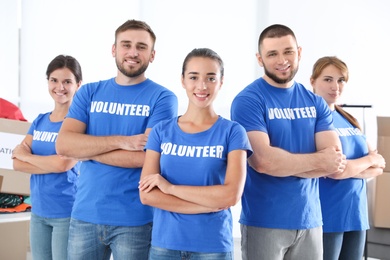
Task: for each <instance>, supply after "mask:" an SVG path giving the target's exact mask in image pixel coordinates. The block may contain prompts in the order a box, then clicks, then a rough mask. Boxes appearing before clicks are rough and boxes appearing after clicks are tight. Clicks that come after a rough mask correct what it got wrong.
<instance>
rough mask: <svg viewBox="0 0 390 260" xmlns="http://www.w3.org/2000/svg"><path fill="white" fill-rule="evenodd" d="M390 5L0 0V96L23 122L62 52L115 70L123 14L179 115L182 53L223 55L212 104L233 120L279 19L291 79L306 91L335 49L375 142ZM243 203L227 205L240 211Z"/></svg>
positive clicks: (36, 108) (102, 74) (376, 0)
mask: <svg viewBox="0 0 390 260" xmlns="http://www.w3.org/2000/svg"><path fill="white" fill-rule="evenodd" d="M389 10H390V2H388V1H384V0H370V1H367V0H343V1H338V0H326V1H325V0H322V1H319V0H295V1H290V0H272V1H271V0H245V1H238V0H197V1H187V0H164V1H159V0H111V1H104V0H67V1H65V0H1V1H0V33H1V41H0V77H1V85H0V97H2V98H5V99H8V100H9V101H11V102H13V103H15V104H17V105H18V106H20V107H21V109H22V111H23V113H24V115H25V117H26V118H27V119H28V120H29V121H32V120H33V119H34V118H35V117H36V116H37V115H38V114H39V113H43V112H47V111H50V110H51V109H52V108H53V101H52V99H51V98H50V95H49V94H48V90H47V80H46V75H45V72H46V68H47V65H48V63H49V62H50V61H51V60H52V59H53V58H54V57H55V56H57V55H59V54H67V55H71V56H74V57H75V58H76V59H78V61H79V62H80V64H81V66H82V70H83V76H84V83H87V82H92V81H98V80H102V79H108V78H111V77H114V76H115V75H116V65H115V61H114V58H113V57H112V55H111V46H112V44H113V43H114V39H115V38H114V32H115V30H116V28H117V27H118V26H119V25H121V24H122V23H123V22H125V21H126V20H128V19H140V20H144V21H146V22H147V23H148V24H149V25H150V26H151V27H152V29H153V30H154V32H155V33H156V35H157V42H156V46H155V48H156V58H155V61H154V62H153V63H152V64H151V65H150V66H149V69H148V70H147V73H146V75H147V77H149V78H150V79H152V80H154V81H156V82H158V83H160V84H162V85H164V86H166V87H167V88H169V89H171V90H172V91H174V92H175V93H176V94H177V96H178V98H179V103H180V106H179V113H183V112H184V110H185V109H186V107H187V97H186V94H185V91H184V90H183V89H182V87H181V83H180V73H181V67H182V62H183V60H184V58H185V56H186V55H187V53H188V52H189V51H191V50H192V49H193V48H198V47H208V48H211V49H213V50H215V51H216V52H217V53H218V54H220V56H221V57H222V59H223V60H224V62H225V82H224V85H223V89H222V91H221V92H220V94H219V95H220V96H219V97H218V98H217V100H216V103H215V108H216V110H217V112H218V113H219V114H220V115H222V116H224V117H227V118H230V104H231V101H232V100H233V98H234V96H235V95H236V94H237V93H238V92H239V91H240V90H241V89H242V88H244V87H245V86H246V85H248V84H249V83H251V82H252V81H253V80H255V79H256V78H258V77H260V76H262V74H263V71H262V70H261V68H260V67H259V66H258V64H257V62H256V59H255V54H256V52H257V43H258V36H259V34H260V32H261V31H262V30H263V29H264V28H265V27H267V26H268V25H271V24H274V23H281V24H285V25H287V26H289V27H290V28H291V29H292V30H293V31H294V32H295V34H296V37H297V40H298V44H299V45H300V46H301V47H302V49H303V52H302V59H301V63H300V68H299V71H298V74H297V77H296V78H295V79H296V81H298V82H300V83H303V84H304V85H305V86H306V87H307V88H308V89H311V86H310V84H309V78H310V75H311V69H312V66H313V64H314V62H315V61H316V60H317V59H318V58H320V57H322V56H325V55H335V56H338V57H339V58H341V59H342V60H344V61H345V62H346V63H347V65H348V67H349V70H350V80H349V82H348V85H347V86H346V89H345V91H344V94H343V97H342V103H343V104H349V105H372V108H347V110H348V111H349V112H351V113H352V114H353V115H354V116H355V117H356V118H358V120H359V121H360V122H361V124H363V125H364V126H365V132H366V134H367V137H368V139H369V141H370V142H371V143H372V144H373V145H374V146H375V145H376V141H377V139H376V137H377V132H376V131H377V128H376V117H377V116H390V109H389V103H390V102H389V95H388V94H387V93H388V88H389V87H390V86H389V85H388V84H389V83H386V82H383V81H384V78H385V77H386V75H389V73H388V69H387V61H390V52H389V51H388V46H390V37H389V30H388V26H389V25H390V16H389V15H388V11H389ZM239 209H240V205H237V206H235V207H234V208H233V213H234V216H235V218H237V219H238V216H239ZM234 225H235V228H234V235H235V236H237V237H238V236H240V233H239V226H238V223H237V221H235V222H234Z"/></svg>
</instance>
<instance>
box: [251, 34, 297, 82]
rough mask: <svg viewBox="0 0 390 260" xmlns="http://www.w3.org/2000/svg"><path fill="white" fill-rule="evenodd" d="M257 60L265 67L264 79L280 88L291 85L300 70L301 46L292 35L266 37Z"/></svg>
mask: <svg viewBox="0 0 390 260" xmlns="http://www.w3.org/2000/svg"><path fill="white" fill-rule="evenodd" d="M260 51H261V53H257V55H256V56H257V60H258V63H259V65H260V66H262V67H263V68H264V73H265V75H264V79H265V80H266V81H267V82H268V83H269V84H271V85H273V86H275V87H280V88H286V87H290V86H291V85H292V84H293V79H294V77H295V74H296V73H297V71H298V66H299V60H300V59H301V48H300V47H298V46H297V43H296V40H295V38H294V37H293V36H292V35H287V36H283V37H276V38H265V39H264V40H263V41H262V43H261V45H260Z"/></svg>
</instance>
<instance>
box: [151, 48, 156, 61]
mask: <svg viewBox="0 0 390 260" xmlns="http://www.w3.org/2000/svg"><path fill="white" fill-rule="evenodd" d="M155 55H156V50H153V51H152V53H151V54H150V58H149V62H150V63H152V62H153V61H154V57H155Z"/></svg>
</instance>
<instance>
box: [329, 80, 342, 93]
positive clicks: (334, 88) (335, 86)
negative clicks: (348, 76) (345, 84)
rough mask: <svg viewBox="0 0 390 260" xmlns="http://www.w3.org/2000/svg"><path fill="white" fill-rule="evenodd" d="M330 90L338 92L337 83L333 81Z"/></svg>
mask: <svg viewBox="0 0 390 260" xmlns="http://www.w3.org/2000/svg"><path fill="white" fill-rule="evenodd" d="M331 89H332V90H333V91H338V90H339V89H340V85H339V83H338V82H337V81H335V83H334V84H332V87H331Z"/></svg>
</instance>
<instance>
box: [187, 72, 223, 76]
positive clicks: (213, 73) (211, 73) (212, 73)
mask: <svg viewBox="0 0 390 260" xmlns="http://www.w3.org/2000/svg"><path fill="white" fill-rule="evenodd" d="M187 74H196V75H198V74H200V73H199V72H195V71H190V72H188V73H187ZM206 75H217V73H215V72H209V73H207V74H206Z"/></svg>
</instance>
